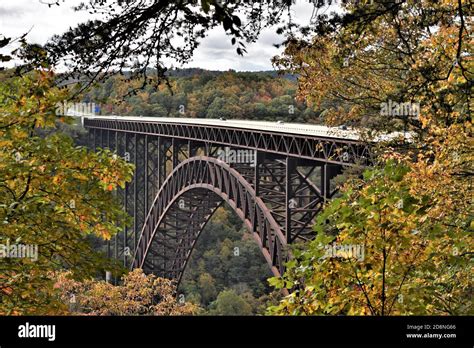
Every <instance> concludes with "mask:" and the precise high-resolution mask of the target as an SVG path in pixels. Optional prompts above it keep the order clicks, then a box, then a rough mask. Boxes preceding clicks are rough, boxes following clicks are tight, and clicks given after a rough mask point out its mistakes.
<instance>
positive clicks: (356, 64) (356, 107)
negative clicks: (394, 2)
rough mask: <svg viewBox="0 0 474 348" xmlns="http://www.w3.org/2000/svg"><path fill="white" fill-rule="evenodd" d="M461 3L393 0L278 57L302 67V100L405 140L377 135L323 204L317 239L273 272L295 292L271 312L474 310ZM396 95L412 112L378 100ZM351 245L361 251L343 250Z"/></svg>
mask: <svg viewBox="0 0 474 348" xmlns="http://www.w3.org/2000/svg"><path fill="white" fill-rule="evenodd" d="M348 10H349V11H350V10H351V8H348ZM469 12H470V8H469V5H468V1H462V0H448V1H442V2H432V1H405V2H400V3H399V5H398V6H397V8H396V9H395V11H393V12H390V13H385V14H381V15H379V16H377V17H376V18H374V19H373V20H371V21H368V22H366V21H362V20H361V21H359V22H357V21H356V22H354V23H351V24H350V25H346V26H343V27H341V29H340V30H339V31H338V32H333V33H331V34H330V35H326V36H316V37H314V39H313V40H311V41H310V42H308V41H303V40H301V41H298V40H293V41H292V42H290V43H289V45H288V46H287V48H286V51H285V54H284V55H283V57H281V58H276V59H275V62H276V63H277V64H279V65H280V66H283V67H285V68H286V69H289V70H290V71H291V72H293V73H298V74H301V78H300V80H299V83H300V91H299V95H300V97H301V98H302V99H304V100H305V101H307V102H310V103H313V104H314V105H316V106H317V105H320V104H321V103H323V102H325V103H327V102H328V101H331V100H332V101H335V100H342V101H343V102H344V105H342V106H340V105H339V106H338V107H332V108H329V109H328V111H327V113H326V115H325V119H326V120H328V121H330V122H332V123H334V124H341V123H346V124H352V125H358V126H364V127H368V128H371V129H381V130H384V131H388V132H391V131H394V130H399V131H409V132H410V135H411V140H410V141H409V142H405V143H404V144H403V146H402V147H400V146H398V147H391V145H390V144H385V146H381V155H380V157H379V163H378V164H377V165H376V166H375V167H374V168H372V169H368V170H366V172H365V174H364V177H363V178H358V179H355V180H352V181H350V182H348V183H347V184H346V185H345V186H344V187H343V188H342V191H341V192H342V196H341V197H340V198H339V199H336V200H334V201H333V202H331V203H330V204H329V205H328V206H327V207H326V209H325V210H324V212H323V214H322V215H321V216H320V218H319V220H318V222H317V225H316V231H317V233H318V234H317V238H316V240H315V241H313V242H312V243H311V244H310V245H309V246H308V247H307V249H306V250H303V251H296V252H295V256H296V257H295V259H294V260H293V261H291V262H290V263H289V264H288V269H287V272H286V274H285V275H284V277H283V278H281V279H272V284H273V285H275V286H276V287H277V288H287V289H289V290H290V291H292V292H291V294H290V295H289V296H288V297H286V298H285V299H284V300H283V301H282V302H281V303H280V305H278V306H274V307H272V308H270V312H271V313H274V314H307V315H311V314H348V315H363V314H371V315H396V314H407V315H408V314H418V315H435V314H438V315H439V314H442V315H466V314H471V315H472V314H473V313H474V308H473V304H472V297H473V291H474V286H473V283H472V271H473V262H472V261H473V260H472V255H473V250H474V240H473V230H474V223H473V220H474V216H473V210H472V207H473V195H472V192H473V191H472V189H473V187H472V184H473V175H474V167H473V163H474V153H473V151H472V149H473V145H474V139H473V137H472V134H473V126H472V101H471V99H472V87H473V85H472V77H473V75H472V72H473V71H474V69H473V66H474V65H473V63H474V60H473V59H472V57H473V55H472V52H473V45H472V40H469V38H470V36H472V16H467V15H466V14H467V13H469ZM471 12H472V9H471ZM394 104H395V105H400V104H405V105H410V106H418V108H417V109H418V111H419V112H416V113H415V114H412V113H411V112H407V111H406V110H405V111H403V110H400V108H392V106H390V107H389V110H388V112H384V110H385V111H387V110H386V109H387V105H394ZM409 111H413V109H411V110H409ZM354 247H359V248H363V250H364V251H365V252H364V257H363V258H362V259H361V260H356V259H355V258H353V257H352V256H353V255H351V254H350V252H347V251H351V250H354ZM338 248H339V249H338ZM334 250H339V251H340V252H336V253H334V252H333V251H334Z"/></svg>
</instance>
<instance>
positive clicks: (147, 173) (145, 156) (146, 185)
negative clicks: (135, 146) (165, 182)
mask: <svg viewBox="0 0 474 348" xmlns="http://www.w3.org/2000/svg"><path fill="white" fill-rule="evenodd" d="M144 141H145V144H144V146H143V149H144V151H143V152H144V158H145V201H144V220H145V219H146V216H147V214H148V176H149V175H150V173H149V166H148V135H145V140H144ZM143 223H145V221H143Z"/></svg>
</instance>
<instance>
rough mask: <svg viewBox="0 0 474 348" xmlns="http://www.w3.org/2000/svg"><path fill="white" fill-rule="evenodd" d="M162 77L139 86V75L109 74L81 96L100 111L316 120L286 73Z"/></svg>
mask: <svg viewBox="0 0 474 348" xmlns="http://www.w3.org/2000/svg"><path fill="white" fill-rule="evenodd" d="M168 79H169V86H167V85H166V84H165V83H163V84H161V85H160V86H158V87H157V88H156V87H154V86H153V85H152V84H149V85H147V86H146V87H144V88H143V89H140V87H141V81H132V82H131V81H128V80H127V79H126V77H123V76H122V77H120V76H113V77H110V78H109V79H108V80H106V81H105V82H104V83H101V84H100V85H97V86H96V87H95V88H93V89H92V90H91V91H90V92H88V93H87V94H85V96H84V101H86V102H95V103H96V104H101V113H102V114H116V115H143V116H158V117H199V118H221V117H222V118H228V119H258V120H276V119H281V120H285V121H292V122H312V123H318V122H320V119H319V114H320V113H319V112H315V111H313V110H312V109H311V108H308V107H307V106H306V105H305V104H304V103H301V102H297V101H295V95H296V92H297V84H296V79H295V77H294V76H291V75H286V76H281V77H279V76H277V74H276V73H274V72H235V71H232V70H229V71H226V72H219V71H208V70H203V69H184V70H179V69H176V70H173V71H171V72H170V73H169V74H168ZM170 87H171V88H170ZM134 89H138V90H137V91H136V93H133V94H134V95H129V94H130V92H132V90H134Z"/></svg>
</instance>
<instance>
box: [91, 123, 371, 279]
mask: <svg viewBox="0 0 474 348" xmlns="http://www.w3.org/2000/svg"><path fill="white" fill-rule="evenodd" d="M84 126H85V127H86V128H87V129H88V130H89V137H90V138H89V139H90V146H91V147H93V148H99V147H100V148H108V149H110V150H111V151H114V152H115V153H116V154H117V155H119V156H122V157H124V158H125V159H126V160H129V161H131V162H132V163H133V164H134V165H135V173H134V177H133V180H132V182H130V183H128V184H127V185H126V187H125V189H119V190H118V191H117V195H118V197H119V199H120V202H121V203H122V205H123V207H124V210H125V211H126V212H127V213H128V214H129V215H130V216H132V217H133V225H132V226H129V227H124V228H123V231H122V233H120V234H118V235H116V236H115V237H114V238H113V240H112V241H110V242H109V243H108V245H107V252H108V255H109V256H110V257H113V258H116V259H120V260H122V262H123V264H124V266H126V267H130V268H143V269H144V271H145V272H150V273H154V274H156V275H158V276H162V277H166V278H171V279H175V280H177V281H178V282H179V281H180V280H181V277H182V275H183V272H184V270H185V267H186V264H187V261H188V260H189V257H190V255H191V252H192V250H193V247H194V245H195V244H196V241H197V240H198V238H199V235H200V233H201V232H202V230H203V229H204V227H205V226H206V223H207V222H208V221H209V219H210V218H211V217H212V215H213V213H214V212H215V211H216V210H217V208H218V207H219V206H220V205H221V204H223V202H226V203H227V204H228V205H229V206H230V207H231V208H232V209H233V210H234V211H235V212H236V213H237V215H238V216H239V217H240V218H241V219H242V221H243V222H244V223H245V225H246V227H247V229H248V230H249V231H250V232H251V233H252V234H253V236H254V238H255V240H256V241H257V243H258V245H259V246H260V249H261V251H262V254H263V255H264V257H265V259H266V260H267V262H268V264H269V266H270V267H271V269H272V271H273V273H274V274H275V275H280V274H282V273H283V272H284V270H285V266H284V265H285V262H286V261H287V260H288V258H289V253H288V246H289V245H290V244H293V243H297V242H298V241H306V240H310V239H311V238H312V237H313V231H312V225H313V224H314V220H315V218H316V216H317V214H318V213H319V212H320V210H321V209H322V206H323V204H324V202H325V200H327V199H330V198H331V197H332V196H333V195H334V194H335V192H336V189H335V187H334V183H333V180H332V179H333V178H334V177H335V176H336V175H338V174H339V173H341V170H342V167H343V166H351V165H354V164H355V163H362V164H363V165H365V164H367V163H368V161H369V148H368V145H366V144H363V143H359V142H357V141H348V140H345V139H337V138H329V137H326V138H325V137H315V136H303V135H292V134H286V133H272V132H261V131H256V130H247V129H243V128H242V129H235V128H226V127H222V126H219V127H212V126H203V125H184V126H183V125H181V124H178V123H176V124H170V123H167V124H161V123H160V122H157V121H147V119H146V118H143V120H139V121H137V120H134V121H117V120H110V119H108V120H101V119H100V118H90V119H88V118H85V119H84Z"/></svg>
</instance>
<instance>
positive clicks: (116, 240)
mask: <svg viewBox="0 0 474 348" xmlns="http://www.w3.org/2000/svg"><path fill="white" fill-rule="evenodd" d="M117 139H118V132H117V131H115V153H116V154H117V146H118V144H117ZM109 140H110V135H109ZM109 149H110V144H109ZM117 194H118V192H117V190H116V191H115V195H117ZM118 249H119V235H118V234H116V235H115V246H114V256H115V259H116V260H118V255H119V253H118Z"/></svg>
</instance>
